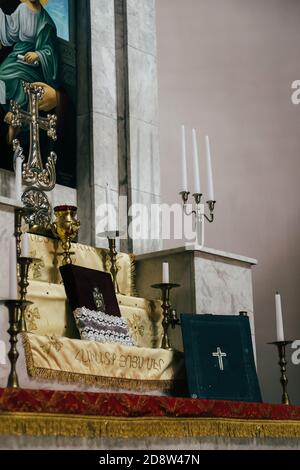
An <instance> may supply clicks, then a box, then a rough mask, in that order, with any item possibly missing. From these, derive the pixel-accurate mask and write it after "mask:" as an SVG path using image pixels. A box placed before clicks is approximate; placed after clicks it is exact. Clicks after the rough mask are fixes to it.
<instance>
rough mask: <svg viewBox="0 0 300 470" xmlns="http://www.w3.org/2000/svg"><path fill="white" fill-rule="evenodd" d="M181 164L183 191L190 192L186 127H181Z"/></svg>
mask: <svg viewBox="0 0 300 470" xmlns="http://www.w3.org/2000/svg"><path fill="white" fill-rule="evenodd" d="M181 145H182V147H181V148H182V151H181V164H182V170H181V172H182V189H181V191H186V192H187V191H188V183H187V165H186V138H185V127H184V126H181Z"/></svg>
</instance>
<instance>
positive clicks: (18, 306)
mask: <svg viewBox="0 0 300 470" xmlns="http://www.w3.org/2000/svg"><path fill="white" fill-rule="evenodd" d="M4 304H5V306H6V307H7V308H8V312H9V329H8V330H7V332H8V334H9V337H10V338H9V342H10V344H11V347H10V350H9V352H8V358H9V361H10V366H11V367H10V373H9V376H8V381H7V387H12V388H18V387H19V379H18V374H17V369H16V366H17V360H18V357H19V352H18V349H17V343H18V334H19V333H20V318H21V311H22V310H23V309H25V308H26V307H27V306H28V305H31V304H32V302H27V301H24V300H23V301H22V300H5V301H4Z"/></svg>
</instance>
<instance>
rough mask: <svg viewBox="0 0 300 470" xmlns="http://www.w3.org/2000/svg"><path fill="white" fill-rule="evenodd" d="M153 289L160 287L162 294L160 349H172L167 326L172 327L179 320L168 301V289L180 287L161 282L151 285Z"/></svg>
mask: <svg viewBox="0 0 300 470" xmlns="http://www.w3.org/2000/svg"><path fill="white" fill-rule="evenodd" d="M151 287H152V288H153V289H160V290H161V294H162V311H163V321H162V326H163V337H162V342H161V347H162V349H168V350H172V347H171V344H170V339H169V334H168V330H169V326H170V325H172V326H173V328H174V327H175V325H176V324H179V320H178V318H177V315H176V314H175V312H174V310H172V309H171V303H170V291H171V290H172V289H174V288H176V287H180V284H171V283H165V282H162V283H160V284H153V285H152V286H151Z"/></svg>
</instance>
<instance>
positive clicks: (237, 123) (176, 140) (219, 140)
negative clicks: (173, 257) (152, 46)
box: [156, 0, 300, 404]
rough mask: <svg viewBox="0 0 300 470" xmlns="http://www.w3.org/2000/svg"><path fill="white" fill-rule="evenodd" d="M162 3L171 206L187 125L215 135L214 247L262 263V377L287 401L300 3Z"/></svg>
mask: <svg viewBox="0 0 300 470" xmlns="http://www.w3.org/2000/svg"><path fill="white" fill-rule="evenodd" d="M156 4H157V26H158V60H159V106H160V133H161V136H160V139H161V166H162V177H161V181H162V199H163V202H170V203H171V202H175V201H176V200H179V199H178V196H177V193H178V190H179V186H180V125H181V124H182V123H185V124H186V125H187V126H189V127H190V128H191V127H192V126H195V127H197V128H198V130H199V134H200V135H201V136H204V135H205V134H206V133H207V134H209V135H210V137H211V144H212V155H213V166H214V174H215V188H216V198H217V208H216V221H215V223H214V224H213V225H211V226H209V227H207V231H206V234H207V240H206V241H207V243H206V245H207V246H209V247H213V248H219V249H222V250H228V251H231V252H233V253H238V254H243V255H249V256H251V257H255V258H257V259H258V260H259V265H258V267H257V268H255V271H254V301H255V312H256V337H257V347H258V367H259V375H260V381H261V386H262V391H263V395H264V399H265V400H267V401H274V402H276V401H277V402H278V400H279V399H280V393H281V389H280V384H279V381H278V378H279V368H278V366H277V356H276V351H275V350H274V348H273V346H269V345H267V344H266V343H267V342H268V341H272V340H274V339H275V311H274V310H275V309H274V293H275V291H276V290H277V289H278V290H279V291H280V292H281V294H282V297H283V309H284V315H285V316H284V325H285V333H286V337H287V338H289V339H300V287H299V281H300V263H299V261H300V248H299V247H300V217H299V192H300V105H299V106H295V105H293V104H292V103H291V99H290V96H291V83H292V82H293V81H294V80H296V79H300V57H299V47H300V27H299V21H300V2H299V1H298V0H184V1H183V0H157V1H156ZM201 151H202V155H203V152H204V140H203V138H202V142H201ZM204 171H205V166H204V165H203V166H202V172H204ZM190 176H191V181H192V174H191V173H190ZM203 179H204V178H203ZM181 243H182V242H178V241H177V242H174V241H173V242H166V245H167V246H170V244H171V245H173V246H174V245H176V244H177V245H178V244H181ZM289 358H290V353H289ZM289 379H290V383H289V386H290V387H289V389H290V392H291V393H290V394H291V397H292V400H293V402H294V403H298V404H300V365H299V366H290V367H289Z"/></svg>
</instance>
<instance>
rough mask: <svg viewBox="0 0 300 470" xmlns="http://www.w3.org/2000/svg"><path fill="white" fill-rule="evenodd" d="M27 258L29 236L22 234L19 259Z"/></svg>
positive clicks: (25, 233)
mask: <svg viewBox="0 0 300 470" xmlns="http://www.w3.org/2000/svg"><path fill="white" fill-rule="evenodd" d="M28 256H29V235H28V233H27V232H24V233H23V235H22V239H21V257H22V258H28Z"/></svg>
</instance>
